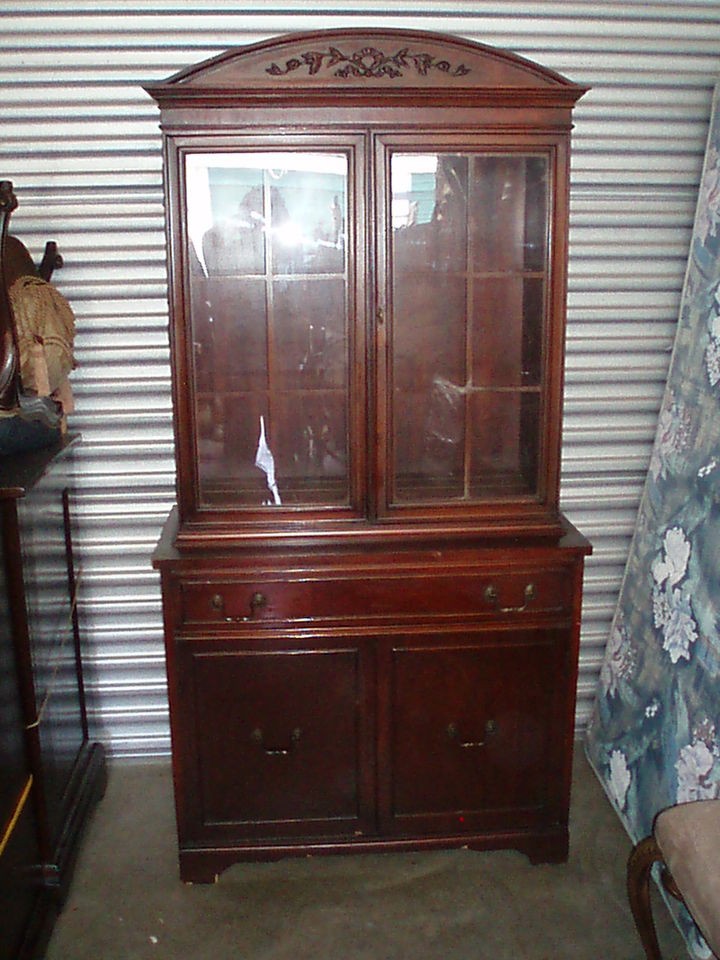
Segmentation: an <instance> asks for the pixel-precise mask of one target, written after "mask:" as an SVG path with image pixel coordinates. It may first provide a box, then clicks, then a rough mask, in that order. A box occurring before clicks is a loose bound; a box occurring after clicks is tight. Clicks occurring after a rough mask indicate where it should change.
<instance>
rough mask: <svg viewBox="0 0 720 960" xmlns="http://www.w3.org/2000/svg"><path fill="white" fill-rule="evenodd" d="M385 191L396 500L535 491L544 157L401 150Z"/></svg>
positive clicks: (498, 495)
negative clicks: (389, 228)
mask: <svg viewBox="0 0 720 960" xmlns="http://www.w3.org/2000/svg"><path fill="white" fill-rule="evenodd" d="M391 202H392V207H391V216H392V241H391V249H390V272H391V278H392V280H391V299H392V304H393V315H392V332H391V360H390V388H391V391H392V392H391V397H392V412H391V421H392V423H391V426H392V444H391V451H392V454H391V456H392V472H393V487H392V491H391V499H392V501H393V502H395V503H418V504H422V503H427V502H437V501H440V500H463V501H473V500H487V499H494V498H500V499H502V498H504V499H508V498H513V497H518V496H529V495H532V494H533V493H534V492H535V491H536V489H537V483H538V459H539V449H540V431H541V429H542V425H541V420H540V411H541V403H540V394H541V384H542V369H543V342H544V326H545V312H546V296H547V243H548V238H547V233H548V228H547V223H548V211H547V202H548V201H547V159H546V157H544V156H535V155H526V154H518V153H512V154H497V153H488V154H478V153H467V154H455V153H438V154H410V153H396V154H394V155H393V156H392V161H391Z"/></svg>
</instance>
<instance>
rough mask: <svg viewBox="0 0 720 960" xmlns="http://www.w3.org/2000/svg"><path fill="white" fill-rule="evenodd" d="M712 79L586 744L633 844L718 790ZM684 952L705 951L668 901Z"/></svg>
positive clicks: (719, 169) (719, 230)
mask: <svg viewBox="0 0 720 960" xmlns="http://www.w3.org/2000/svg"><path fill="white" fill-rule="evenodd" d="M719 91H720V85H719V86H718V88H717V89H716V91H715V97H714V100H713V110H712V116H711V121H710V130H709V136H708V145H707V152H706V156H705V164H704V170H703V177H702V182H701V187H700V194H699V199H698V206H697V213H696V218H695V227H694V231H693V236H692V243H691V249H690V257H689V262H688V269H687V274H686V278H685V286H684V290H683V297H682V304H681V312H680V317H679V321H678V328H677V333H676V339H675V347H674V350H673V356H672V360H671V364H670V370H669V374H668V382H667V387H666V392H665V397H664V401H663V405H662V408H661V411H660V417H659V423H658V428H657V434H656V438H655V444H654V449H653V453H652V459H651V462H650V469H649V471H648V476H647V480H646V484H645V490H644V494H643V498H642V503H641V506H640V511H639V515H638V520H637V526H636V529H635V535H634V538H633V542H632V546H631V549H630V556H629V559H628V563H627V568H626V571H625V577H624V581H623V585H622V588H621V591H620V598H619V601H618V606H617V610H616V613H615V617H614V621H613V624H612V629H611V634H610V638H609V641H608V645H607V651H606V655H605V661H604V665H603V668H602V671H601V675H600V682H599V687H598V692H597V698H596V703H595V708H594V712H593V716H592V718H591V722H590V726H589V729H588V736H587V744H586V749H587V755H588V758H589V760H590V763H591V764H592V766H593V768H594V770H595V772H596V774H597V776H598V778H599V779H600V781H601V783H602V784H603V786H604V788H605V790H606V793H607V795H608V797H609V799H610V801H611V803H612V804H613V806H614V807H615V809H616V810H617V812H618V815H619V816H620V818H621V820H622V822H623V824H624V825H625V828H626V829H627V831H628V833H629V834H630V837H631V839H632V840H633V841H637V840H639V839H640V838H641V837H644V836H646V835H647V834H648V833H649V832H650V830H651V827H652V822H653V818H654V817H655V815H656V813H657V812H658V811H659V810H661V809H663V808H664V807H668V806H671V805H673V804H676V803H683V802H686V801H690V800H699V799H703V798H712V797H720V110H719V109H718V101H719V99H720V94H719ZM668 907H669V908H670V909H671V910H672V912H673V914H674V916H675V919H676V921H677V923H678V926H679V928H680V930H681V932H682V933H683V935H684V936H685V939H686V942H687V945H688V949H689V951H690V954H691V956H693V957H697V958H708V957H711V956H712V954H711V953H710V951H709V949H708V947H707V945H706V944H705V943H704V941H703V940H702V938H701V937H700V935H699V933H698V932H697V931H696V929H695V927H694V925H693V924H692V921H691V920H690V917H689V915H688V914H687V913H686V912H685V911H684V910H683V909H682V908H681V907H679V906H678V905H677V904H676V903H675V901H674V900H672V899H668Z"/></svg>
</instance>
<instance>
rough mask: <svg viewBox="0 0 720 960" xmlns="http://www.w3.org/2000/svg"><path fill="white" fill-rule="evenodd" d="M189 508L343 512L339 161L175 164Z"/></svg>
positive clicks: (310, 157)
mask: <svg viewBox="0 0 720 960" xmlns="http://www.w3.org/2000/svg"><path fill="white" fill-rule="evenodd" d="M185 174H186V195H187V224H188V245H189V250H188V262H189V266H190V271H189V272H190V304H191V313H192V318H191V324H190V327H191V335H192V343H193V381H194V388H195V390H194V407H195V435H196V444H197V451H196V452H197V464H198V478H199V490H200V502H201V505H204V506H213V507H243V506H244V507H247V508H249V509H256V508H266V509H268V510H276V509H277V508H278V507H281V506H291V507H297V506H322V505H345V504H347V503H348V500H349V483H348V396H349V381H348V378H349V359H348V358H349V334H348V322H347V313H348V281H347V253H346V243H345V225H346V221H347V199H346V198H347V178H348V164H347V157H346V156H344V155H339V154H330V153H311V152H306V153H292V152H287V153H251V152H240V151H238V152H233V153H212V154H189V155H188V156H187V157H186V165H185Z"/></svg>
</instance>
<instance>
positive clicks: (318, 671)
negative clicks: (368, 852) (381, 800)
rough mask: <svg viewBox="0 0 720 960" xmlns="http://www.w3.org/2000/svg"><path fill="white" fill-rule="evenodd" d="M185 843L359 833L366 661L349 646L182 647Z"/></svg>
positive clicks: (368, 790)
mask: <svg viewBox="0 0 720 960" xmlns="http://www.w3.org/2000/svg"><path fill="white" fill-rule="evenodd" d="M178 653H179V656H180V672H181V675H180V684H181V693H180V696H181V703H180V705H179V710H177V711H176V717H177V718H178V721H179V723H180V724H181V725H182V732H181V733H180V740H181V741H182V745H183V746H182V750H183V756H184V763H185V764H186V766H185V776H186V777H187V784H186V789H185V791H184V794H183V802H184V804H186V807H185V809H184V811H183V813H182V814H181V816H180V818H179V819H180V831H181V839H185V840H189V841H191V842H195V841H202V842H204V843H207V842H217V843H222V841H223V840H231V841H233V842H235V843H237V842H242V841H243V840H245V841H249V842H255V841H262V842H267V843H272V842H273V841H278V840H281V839H283V838H285V839H288V838H294V839H295V840H297V838H302V837H314V838H317V837H333V836H338V835H350V836H353V835H361V834H363V833H365V832H367V830H368V827H369V824H370V822H371V820H372V811H371V804H372V799H371V795H372V783H371V761H370V756H369V748H370V740H371V730H372V723H373V711H372V708H371V705H370V700H369V697H370V689H369V685H370V677H369V668H370V662H369V661H368V658H367V657H366V655H365V654H364V652H363V651H362V650H361V649H360V648H358V647H357V646H355V645H353V644H352V643H345V642H331V641H327V642H323V641H318V642H311V643H301V642H298V641H292V640H288V641H287V642H285V641H283V640H282V639H281V638H278V639H277V640H273V641H272V642H268V641H264V642H258V643H254V642H245V641H237V642H235V641H227V642H225V641H223V642H207V641H194V640H187V641H180V642H179V644H178Z"/></svg>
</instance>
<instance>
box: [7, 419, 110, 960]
mask: <svg viewBox="0 0 720 960" xmlns="http://www.w3.org/2000/svg"><path fill="white" fill-rule="evenodd" d="M75 443H76V440H75V439H73V438H68V439H66V440H64V441H63V442H62V443H61V444H59V445H58V444H56V445H54V446H53V447H51V448H47V449H45V450H42V451H39V452H37V453H32V454H27V455H23V456H16V457H12V458H0V517H1V519H2V553H3V564H2V577H3V591H2V623H3V630H2V638H1V640H2V643H1V645H0V657H1V658H2V671H1V677H2V685H3V697H2V704H3V711H2V725H1V731H2V732H1V737H0V763H1V764H2V776H1V777H0V784H1V785H2V786H1V788H0V804H1V805H2V809H0V829H1V830H2V836H1V837H0V842H2V844H3V847H4V849H3V850H2V854H0V915H1V916H2V929H3V937H2V941H1V942H0V957H2V958H3V960H6V958H8V960H10V958H13V960H20V958H22V960H29V958H31V957H36V956H39V955H40V954H41V953H42V950H43V945H44V943H45V942H46V939H47V937H48V935H49V932H50V929H51V927H52V923H53V921H54V918H55V916H56V915H57V912H58V911H59V910H60V908H61V906H62V903H63V901H64V898H65V896H66V893H67V889H68V885H69V883H70V879H71V876H72V868H73V865H74V860H75V857H76V854H77V849H78V844H79V841H80V837H81V835H82V830H83V827H84V824H85V821H86V819H87V815H88V813H89V810H90V808H91V806H92V804H93V803H94V802H95V801H96V800H97V799H98V797H99V796H100V795H101V794H102V792H103V790H104V784H105V779H104V778H105V773H104V753H103V749H102V747H101V746H100V745H99V744H97V743H91V742H90V740H89V738H88V729H87V717H86V711H85V698H84V689H83V678H82V663H81V655H80V637H79V631H78V621H77V610H76V595H75V594H76V582H75V571H74V565H73V553H72V538H71V528H70V515H69V502H68V493H69V491H70V490H71V488H72V483H73V451H74V446H75Z"/></svg>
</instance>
